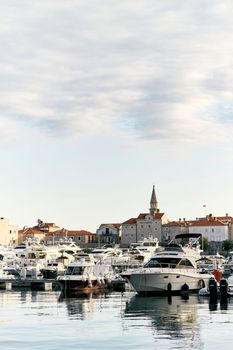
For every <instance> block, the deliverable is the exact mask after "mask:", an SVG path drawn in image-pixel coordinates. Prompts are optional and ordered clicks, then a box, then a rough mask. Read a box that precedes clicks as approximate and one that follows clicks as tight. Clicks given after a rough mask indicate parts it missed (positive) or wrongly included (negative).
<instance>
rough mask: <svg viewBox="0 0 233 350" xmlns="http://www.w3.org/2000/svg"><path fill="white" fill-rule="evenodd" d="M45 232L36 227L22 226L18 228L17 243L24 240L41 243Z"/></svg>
mask: <svg viewBox="0 0 233 350" xmlns="http://www.w3.org/2000/svg"><path fill="white" fill-rule="evenodd" d="M45 235H46V232H44V231H41V230H38V229H36V228H32V227H24V228H23V229H22V230H19V232H18V244H20V243H23V242H25V241H27V242H29V243H32V242H38V243H42V242H44V239H45Z"/></svg>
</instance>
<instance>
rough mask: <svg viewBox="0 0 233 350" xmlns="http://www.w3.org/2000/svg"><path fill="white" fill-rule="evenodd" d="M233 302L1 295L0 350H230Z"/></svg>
mask: <svg viewBox="0 0 233 350" xmlns="http://www.w3.org/2000/svg"><path fill="white" fill-rule="evenodd" d="M232 343H233V299H228V300H227V301H224V303H220V301H217V303H214V304H212V303H210V302H209V299H208V298H206V297H205V298H203V297H202V298H200V297H198V296H197V295H190V296H189V297H187V296H186V297H183V296H173V297H171V298H167V297H139V296H138V295H137V294H136V293H134V292H125V293H118V292H112V293H101V294H87V295H79V296H77V297H73V298H63V297H62V296H61V295H60V293H59V292H37V291H1V292H0V346H1V349H4V350H15V349H24V350H25V349H46V350H60V349H62V350H64V349H66V350H69V349H85V350H88V349H102V350H104V349H127V350H135V349H140V350H141V349H146V350H150V349H211V350H213V349H225V350H226V349H231V348H232Z"/></svg>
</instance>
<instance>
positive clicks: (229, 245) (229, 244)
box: [222, 239, 233, 252]
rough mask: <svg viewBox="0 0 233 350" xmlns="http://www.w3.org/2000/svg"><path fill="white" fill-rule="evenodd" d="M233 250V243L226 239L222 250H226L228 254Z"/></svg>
mask: <svg viewBox="0 0 233 350" xmlns="http://www.w3.org/2000/svg"><path fill="white" fill-rule="evenodd" d="M232 248H233V242H232V241H230V240H229V239H226V240H225V241H223V242H222V250H226V251H227V252H228V251H229V250H230V249H232Z"/></svg>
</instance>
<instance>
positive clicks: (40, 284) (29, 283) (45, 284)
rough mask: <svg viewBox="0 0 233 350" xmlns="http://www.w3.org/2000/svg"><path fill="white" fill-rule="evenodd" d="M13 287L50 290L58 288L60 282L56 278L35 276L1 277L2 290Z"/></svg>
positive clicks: (0, 288) (0, 286)
mask: <svg viewBox="0 0 233 350" xmlns="http://www.w3.org/2000/svg"><path fill="white" fill-rule="evenodd" d="M12 289H31V290H44V291H50V290H55V289H58V283H57V280H55V279H44V278H41V279H33V278H25V279H21V278H15V279H9V278H0V290H12Z"/></svg>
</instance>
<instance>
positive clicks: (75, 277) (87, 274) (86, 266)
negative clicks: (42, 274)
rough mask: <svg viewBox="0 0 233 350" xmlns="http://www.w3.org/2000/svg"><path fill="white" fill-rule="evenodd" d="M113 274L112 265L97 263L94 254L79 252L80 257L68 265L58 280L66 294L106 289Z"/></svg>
mask: <svg viewBox="0 0 233 350" xmlns="http://www.w3.org/2000/svg"><path fill="white" fill-rule="evenodd" d="M111 276H112V270H111V267H110V266H108V265H105V264H98V263H95V260H94V258H93V256H91V255H89V254H84V253H83V254H79V255H78V259H77V261H75V262H72V263H70V264H68V265H67V269H66V271H65V274H64V275H63V276H58V278H57V281H58V283H59V285H60V287H61V290H62V292H64V293H65V294H72V293H76V292H88V291H94V290H101V289H106V288H107V287H108V283H110V278H111Z"/></svg>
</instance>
